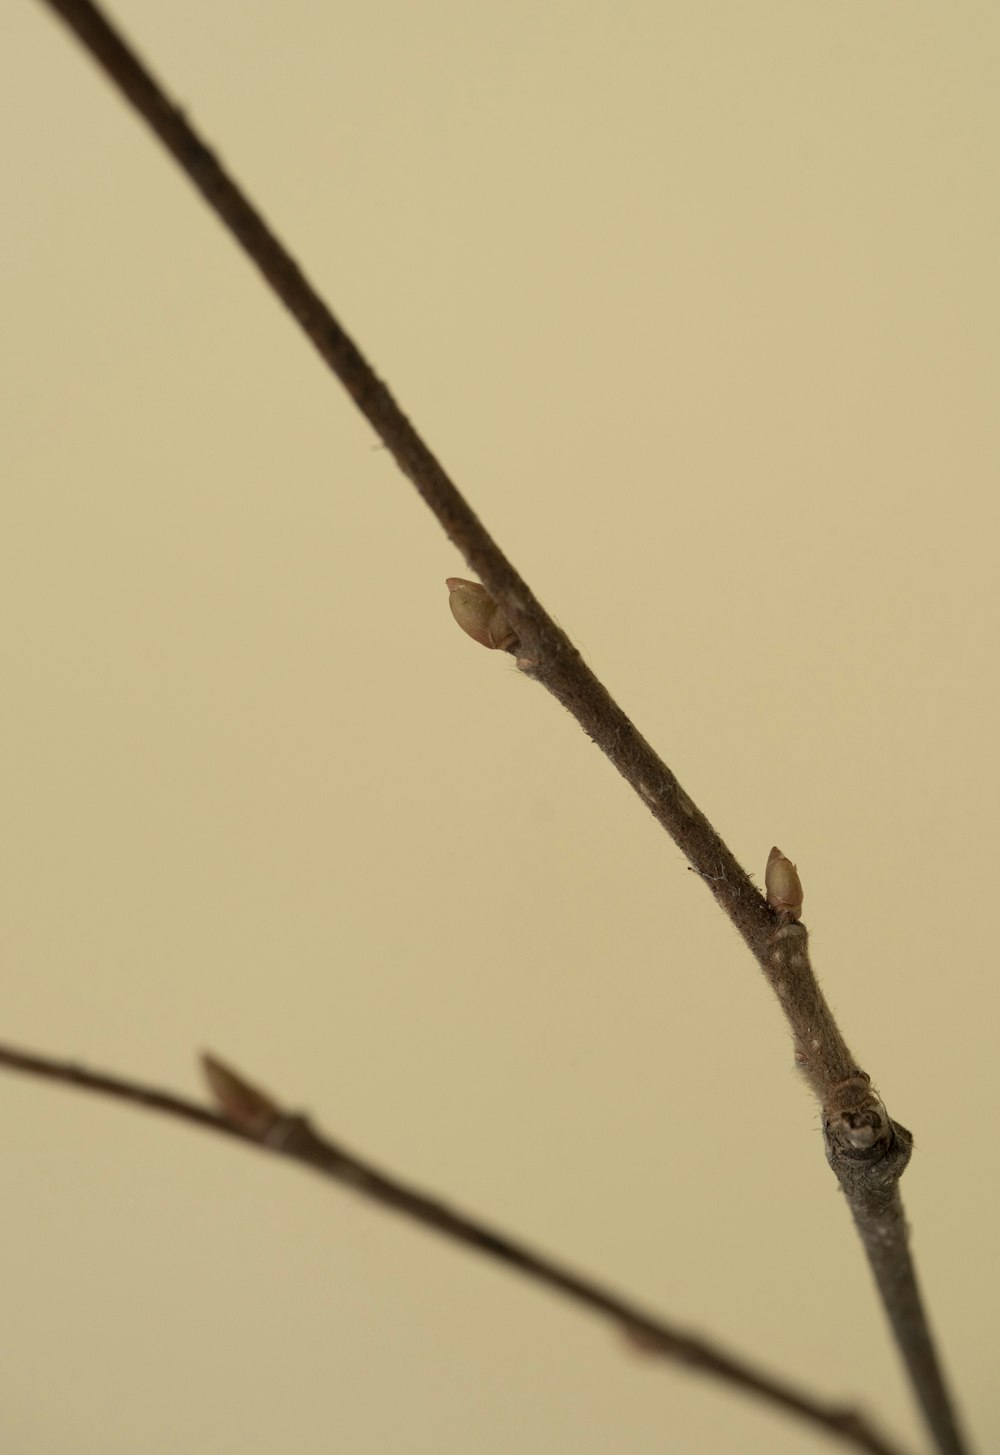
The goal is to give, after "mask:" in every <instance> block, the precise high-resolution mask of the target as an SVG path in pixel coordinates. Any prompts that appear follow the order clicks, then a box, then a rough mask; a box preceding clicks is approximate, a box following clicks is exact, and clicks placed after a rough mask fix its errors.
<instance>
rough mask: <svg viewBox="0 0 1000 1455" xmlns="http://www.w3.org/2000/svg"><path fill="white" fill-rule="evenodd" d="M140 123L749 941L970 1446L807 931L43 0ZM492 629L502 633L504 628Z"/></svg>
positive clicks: (897, 1133) (364, 384)
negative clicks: (774, 901)
mask: <svg viewBox="0 0 1000 1455" xmlns="http://www.w3.org/2000/svg"><path fill="white" fill-rule="evenodd" d="M45 3H46V4H48V6H49V8H50V9H52V10H53V11H55V12H56V13H57V14H58V15H60V16H61V17H62V19H63V20H64V21H65V22H66V23H67V25H68V26H69V27H70V28H71V29H72V30H73V31H74V32H75V33H76V35H77V36H78V37H79V39H80V40H81V41H82V42H83V44H84V45H85V46H86V48H87V49H88V50H89V51H90V53H91V54H92V55H93V57H94V58H95V59H96V60H97V61H98V63H99V64H100V66H101V67H102V68H103V69H104V71H105V73H106V74H107V76H108V77H109V78H110V79H111V81H112V82H113V83H114V85H115V86H116V87H117V88H118V89H119V91H120V92H121V93H122V94H123V95H124V96H125V97H127V99H128V100H129V101H130V102H131V103H132V105H133V106H134V107H135V109H136V110H137V111H138V112H139V114H140V115H141V116H142V117H143V118H144V119H145V120H146V121H147V123H148V124H149V125H150V127H151V128H152V129H153V131H154V132H155V133H156V135H157V136H158V137H159V138H160V140H161V141H162V142H163V144H164V146H165V147H166V148H167V150H168V151H169V152H170V153H171V154H172V155H173V156H174V158H175V159H176V161H177V162H178V163H179V165H180V166H181V168H182V169H183V170H184V172H185V173H186V174H187V176H188V177H189V178H190V179H191V181H192V182H193V183H194V185H195V186H196V187H197V188H198V190H199V191H200V192H201V194H202V196H203V197H204V198H205V200H206V202H207V203H208V204H209V206H210V207H211V208H212V209H213V211H214V212H215V213H216V215H217V216H218V217H219V218H220V219H221V221H222V222H223V223H224V224H225V226H226V227H227V228H228V229H229V231H230V232H231V233H232V235H233V237H234V238H235V239H236V241H237V242H238V243H239V244H240V246H241V247H242V248H243V250H244V252H246V254H247V255H248V256H249V257H250V258H251V260H252V261H253V262H254V264H255V265H256V267H257V268H258V269H259V270H260V272H261V273H262V274H263V276H264V278H265V279H266V281H267V282H268V284H269V285H270V287H271V289H272V290H273V292H274V293H275V294H276V295H277V297H278V298H279V299H280V300H281V301H282V303H284V305H285V307H286V308H287V309H288V310H289V311H290V312H291V314H292V315H293V316H294V318H295V319H296V321H297V322H298V324H299V325H300V327H301V328H302V329H303V331H304V332H305V333H306V335H307V336H308V337H309V339H310V340H311V341H312V343H313V344H314V346H315V347H316V349H317V350H318V352H319V353H320V355H321V356H322V357H323V359H324V360H325V361H326V362H327V364H328V365H329V366H330V368H331V369H332V370H333V372H334V374H335V375H336V376H337V378H338V379H339V380H340V382H341V383H342V384H343V386H344V388H345V389H346V390H347V392H348V394H349V395H350V396H351V398H352V399H353V400H354V403H355V404H356V405H357V407H358V409H359V410H360V411H361V413H362V414H363V415H364V416H365V418H366V419H367V420H368V421H369V423H370V424H371V425H372V427H373V428H374V429H375V431H376V433H377V434H378V435H379V438H380V439H381V440H382V441H383V442H384V444H385V445H386V446H387V448H388V449H389V450H390V451H391V453H392V454H393V455H394V457H395V459H396V461H397V463H398V465H399V467H400V469H401V470H402V471H403V473H404V474H405V475H407V476H408V478H409V479H410V480H411V481H412V482H413V484H414V485H415V486H416V489H417V490H418V492H419V493H420V495H421V496H422V498H423V499H424V500H425V502H426V503H427V505H428V506H429V508H430V509H431V510H432V511H433V513H434V515H435V516H436V517H437V519H438V521H439V522H440V524H441V525H442V527H443V528H444V530H445V531H446V533H447V535H448V536H449V538H450V539H451V540H452V541H453V542H454V544H455V545H456V546H457V547H458V549H459V550H460V551H461V552H462V554H463V556H464V557H465V560H466V561H467V563H468V565H469V566H470V567H471V569H472V570H473V571H475V572H476V574H477V575H478V576H479V577H480V578H481V580H482V582H483V583H484V585H485V588H486V590H487V592H488V594H489V596H490V597H491V598H492V601H493V604H494V606H495V607H496V608H498V609H499V611H500V612H501V614H502V617H503V618H504V619H505V621H506V626H507V638H506V639H505V640H504V642H503V643H502V644H505V645H506V641H507V640H508V639H509V644H510V650H512V651H513V652H514V653H515V654H516V656H517V660H518V665H519V666H520V667H521V668H522V670H524V671H525V672H527V673H528V674H529V675H531V676H532V677H534V678H536V679H537V680H538V681H540V682H541V683H542V684H543V685H544V686H545V687H547V688H548V690H549V691H550V692H551V693H552V694H553V696H554V697H556V698H557V699H558V701H559V702H561V703H562V704H563V706H564V707H566V708H567V710H568V711H569V712H571V713H572V714H573V716H574V717H575V718H576V719H577V721H578V722H579V723H580V725H581V727H582V728H583V729H584V731H585V732H586V733H587V734H588V736H589V737H591V738H592V739H593V741H594V742H595V743H596V744H597V745H598V747H599V748H600V749H601V750H602V752H604V753H605V754H606V756H607V757H608V758H609V759H610V760H611V762H612V763H613V764H614V766H615V767H616V768H617V769H618V771H619V772H620V773H621V774H622V776H623V777H624V778H625V779H626V780H627V781H628V782H629V783H630V784H631V786H632V787H633V788H634V789H635V791H636V792H637V793H638V794H639V796H640V797H641V798H642V800H643V802H644V803H645V804H646V805H647V807H648V808H649V810H650V811H651V812H652V814H653V816H654V817H655V818H656V819H657V820H658V821H659V822H660V823H661V824H662V825H663V827H664V828H665V829H666V830H667V832H668V833H669V834H670V836H671V838H672V839H673V840H674V842H675V843H676V844H677V845H678V847H679V848H680V849H681V850H682V852H683V853H684V854H685V855H686V856H687V858H688V861H689V863H690V864H691V866H692V868H693V869H694V870H695V871H696V872H697V873H698V874H699V876H700V877H701V878H702V880H703V881H704V882H705V884H707V886H708V887H709V889H710V890H711V892H712V894H713V895H714V897H715V899H716V900H717V902H718V903H719V905H720V906H721V907H722V909H723V910H724V911H725V913H726V914H727V915H728V916H729V918H730V920H731V921H732V923H733V924H734V926H735V927H736V929H737V930H738V931H739V933H740V934H741V935H742V936H743V938H744V940H745V941H746V943H747V944H748V946H749V947H750V949H751V951H752V952H753V954H754V956H755V957H756V959H757V961H758V963H759V964H760V966H761V968H762V970H763V971H764V974H765V976H766V977H767V980H768V982H769V984H770V985H771V987H772V989H773V990H774V991H775V994H776V995H777V997H778V1000H779V1004H780V1005H781V1007H782V1009H783V1010H784V1012H785V1015H786V1017H787V1018H788V1021H789V1024H790V1026H791V1029H792V1033H793V1036H794V1039H795V1058H796V1061H797V1062H798V1063H799V1065H800V1066H801V1067H802V1069H803V1071H804V1072H805V1074H806V1076H807V1078H808V1080H809V1082H810V1084H811V1085H812V1087H813V1090H814V1091H815V1092H816V1095H817V1097H818V1098H819V1101H820V1104H821V1107H822V1113H823V1127H824V1139H825V1142H826V1149H827V1157H828V1160H829V1162H830V1165H831V1167H832V1168H833V1170H834V1172H835V1173H836V1175H837V1177H838V1179H839V1181H840V1184H841V1187H842V1188H843V1190H844V1192H845V1194H846V1195H847V1198H848V1200H849V1202H850V1205H851V1211H852V1213H853V1215H854V1219H855V1222H856V1224H857V1226H858V1229H859V1231H860V1233H861V1236H862V1241H863V1243H864V1246H865V1249H866V1252H867V1253H868V1257H869V1261H870V1263H871V1266H872V1269H873V1272H874V1274H875V1277H876V1281H877V1283H878V1287H879V1291H880V1293H881V1295H882V1299H883V1301H884V1303H885V1306H886V1310H887V1313H888V1316H889V1320H890V1323H891V1325H892V1328H893V1331H894V1333H895V1335H896V1338H897V1341H898V1342H899V1345H900V1349H901V1352H902V1354H903V1358H904V1361H905V1363H906V1366H907V1369H908V1371H909V1374H910V1378H911V1382H912V1384H913V1387H914V1392H915V1394H916V1396H917V1399H918V1401H919V1403H920V1405H921V1408H922V1409H923V1411H924V1415H925V1417H926V1420H927V1423H928V1425H929V1427H930V1429H931V1431H932V1433H933V1435H934V1438H935V1441H936V1444H937V1447H938V1450H939V1451H940V1455H963V1452H964V1451H965V1449H966V1446H965V1443H964V1441H963V1439H962V1436H961V1435H960V1433H959V1429H958V1422H957V1417H956V1414H955V1412H954V1409H953V1407H952V1403H951V1399H950V1397H949V1394H948V1391H947V1389H946V1386H945V1382H944V1376H943V1373H942V1370H941V1366H940V1363H939V1360H938V1358H937V1356H936V1353H935V1349H934V1344H933V1340H932V1337H931V1333H930V1329H929V1326H928V1323H927V1319H926V1316H925V1314H924V1312H923V1309H922V1306H921V1302H920V1297H919V1293H918V1291H917V1286H916V1281H915V1276H914V1272H913V1267H912V1262H911V1259H910V1254H909V1250H908V1247H907V1243H906V1237H905V1228H904V1223H903V1218H902V1207H901V1203H900V1201H899V1194H898V1190H897V1187H896V1184H897V1183H898V1180H899V1177H900V1176H901V1174H902V1172H903V1170H904V1168H905V1166H906V1163H907V1161H908V1159H909V1154H910V1148H911V1145H912V1138H911V1137H910V1134H909V1133H908V1132H907V1131H906V1129H905V1128H903V1127H901V1126H899V1125H897V1124H896V1123H894V1122H893V1121H892V1120H891V1118H890V1117H889V1115H888V1113H887V1112H886V1109H885V1107H884V1106H883V1104H882V1102H881V1101H880V1099H879V1098H878V1096H877V1095H876V1094H875V1092H874V1091H873V1090H872V1088H871V1084H870V1079H869V1077H868V1076H867V1075H866V1073H865V1072H863V1071H862V1070H861V1069H860V1067H859V1066H858V1065H857V1063H856V1061H855V1059H854V1057H853V1056H852V1055H851V1053H850V1051H849V1050H848V1048H847V1045H846V1043H845V1041H844V1039H843V1037H842V1036H841V1034H840V1031H839V1029H838V1028H837V1025H836V1023H835V1021H834V1019H833V1016H832V1014H831V1012H830V1009H829V1007H828V1006H827V1004H826V1002H825V1000H824V998H823V995H822V992H821V991H820V988H819V985H818V984H817V982H816V978H815V976H814V974H813V971H812V967H811V965H810V962H809V954H808V942H807V935H806V930H805V927H804V926H803V925H801V924H800V923H798V922H797V916H796V915H795V914H793V913H791V912H790V911H789V910H788V909H785V908H781V907H772V906H771V905H769V904H768V903H767V902H766V901H765V899H764V898H763V896H762V895H761V894H760V892H759V890H758V889H757V887H756V886H755V885H754V883H753V882H752V880H751V879H750V877H749V875H748V874H747V873H746V871H745V870H744V869H743V868H742V866H741V865H740V864H739V863H738V861H737V860H736V858H735V856H734V855H733V854H732V852H731V851H730V849H729V848H728V847H727V845H726V844H725V843H724V842H723V840H722V839H721V838H720V837H719V835H718V834H717V833H716V831H715V829H714V828H713V827H712V825H711V824H710V823H709V821H708V819H707V818H706V817H705V815H704V814H703V813H702V812H701V811H700V809H698V808H697V806H696V805H695V804H694V802H693V801H692V800H691V798H690V797H689V796H688V795H687V793H685V792H684V790H683V789H682V788H681V786H680V784H679V783H678V781H677V779H676V778H675V777H674V775H673V773H672V772H671V771H670V769H669V768H668V767H667V766H666V764H665V763H663V762H662V761H661V759H660V758H659V757H658V756H657V754H656V753H655V752H654V751H653V749H652V748H651V747H650V745H649V744H648V743H647V742H646V740H645V739H644V738H643V737H642V735H641V734H640V733H639V732H638V730H637V729H636V728H635V726H634V725H633V724H632V723H631V722H630V721H629V719H628V718H627V717H626V715H625V713H624V712H623V711H622V709H621V708H620V707H619V706H618V704H617V703H616V702H615V701H614V700H613V699H612V697H611V696H610V694H609V693H608V692H607V690H606V689H605V687H604V686H603V685H602V683H600V682H599V681H598V679H597V678H596V677H595V676H594V674H593V673H592V672H591V671H590V669H589V668H588V667H587V665H586V664H585V663H584V661H583V659H582V658H581V656H580V654H579V652H578V651H577V650H576V648H575V647H574V646H573V645H572V643H571V642H570V641H569V639H568V637H567V636H566V635H565V633H564V632H563V631H561V630H560V628H559V627H557V626H556V624H555V622H554V621H553V620H552V618H551V617H550V616H549V615H548V614H547V612H545V611H544V609H543V608H542V606H541V604H540V603H539V602H538V600H537V599H536V597H535V596H534V594H533V593H532V592H531V591H530V590H529V588H528V586H527V584H526V583H525V582H524V581H523V580H522V579H521V577H520V575H519V574H518V573H517V572H516V571H515V569H514V567H513V566H512V565H511V564H510V562H509V561H508V560H507V558H506V557H505V556H504V554H503V553H502V552H501V551H500V549H499V548H498V547H497V546H496V544H495V543H494V542H493V540H492V539H491V537H490V536H489V534H488V532H487V531H486V529H485V528H484V526H483V525H482V524H481V522H480V521H479V520H478V518H477V517H476V515H475V514H474V513H473V511H472V510H471V509H470V508H469V506H468V505H467V504H466V502H465V500H464V499H463V498H462V496H461V494H460V493H459V491H458V489H457V488H456V486H455V484H454V483H453V481H452V480H451V479H450V477H449V476H448V475H447V473H446V472H445V470H444V469H443V467H442V466H441V464H440V463H439V461H438V460H437V458H436V457H435V456H434V454H433V453H432V452H431V450H430V449H429V448H428V447H427V445H426V444H425V443H424V441H423V440H422V439H421V437H420V435H419V434H418V433H417V431H416V430H415V429H414V427H413V426H412V425H411V424H410V422H409V420H408V419H407V418H406V416H405V415H404V414H403V412H402V410H401V409H400V408H399V406H398V405H397V403H396V401H395V400H394V399H393V397H392V395H391V394H390V392H389V390H388V389H387V388H386V386H385V385H384V384H383V383H382V381H381V380H380V379H379V378H378V377H377V375H376V374H375V372H374V370H373V369H372V367H371V365H370V364H369V363H368V362H367V360H366V359H365V358H364V356H363V355H362V353H361V351H360V349H359V348H358V347H357V345H356V344H355V343H354V341H353V340H352V339H351V338H350V337H349V335H348V334H347V333H346V332H345V330H344V329H343V328H342V327H341V325H340V324H339V323H338V322H337V320H336V318H335V317H334V316H333V314H332V313H331V311H330V309H329V308H328V307H327V305H326V304H325V303H324V301H323V300H322V299H321V298H320V296H319V295H318V293H316V291H315V289H314V288H313V287H312V286H311V284H310V283H309V282H308V281H307V279H306V278H305V276H304V274H303V273H302V271H301V269H300V268H299V266H298V264H297V263H296V262H295V260H294V259H293V258H292V256H291V254H290V253H289V252H288V251H287V250H286V249H285V248H284V246H283V245H282V244H281V242H279V240H278V238H277V237H276V236H275V234H274V233H273V232H272V231H271V229H270V228H269V227H268V225H267V223H266V222H265V221H264V219H263V217H262V216H261V214H260V213H259V212H258V211H257V210H256V208H255V207H254V206H253V205H252V204H251V203H250V201H249V200H248V198H247V197H246V196H245V195H244V194H243V192H242V191H241V190H240V188H239V187H238V186H237V185H236V183H235V182H234V181H233V179H232V178H231V177H230V176H229V174H228V173H227V172H226V171H225V170H224V168H223V167H222V165H221V164H220V163H219V161H218V160H217V158H216V157H215V156H214V155H213V153H212V152H211V151H210V150H209V148H208V147H207V146H206V145H205V143H204V142H203V141H202V140H201V138H200V137H199V136H198V135H197V134H196V132H195V131H194V129H193V128H192V127H191V126H190V124H189V123H188V121H187V119H186V118H185V116H184V114H183V113H182V112H181V111H180V110H179V109H178V108H177V107H176V106H175V105H174V104H173V103H172V102H171V101H170V100H169V99H168V97H167V96H166V94H165V93H164V91H163V90H162V89H161V87H160V86H159V85H158V83H157V82H156V80H155V79H154V78H153V76H152V75H151V73H150V72H149V71H148V70H147V69H146V68H145V67H144V66H143V64H142V62H141V61H140V60H139V58H138V57H137V55H136V54H135V53H134V52H133V51H132V50H130V49H129V47H128V46H127V45H126V44H125V42H124V40H123V39H122V38H121V37H120V36H119V35H118V34H117V33H116V31H115V30H114V29H113V28H112V26H111V25H110V23H109V22H108V21H107V19H106V18H105V17H104V16H103V14H102V13H101V12H100V10H99V9H98V8H97V7H96V6H95V5H94V4H92V3H91V0H45ZM498 640H499V639H498Z"/></svg>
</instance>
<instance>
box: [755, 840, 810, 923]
mask: <svg viewBox="0 0 1000 1455" xmlns="http://www.w3.org/2000/svg"><path fill="white" fill-rule="evenodd" d="M764 887H765V888H766V890H767V902H768V904H769V905H770V906H771V908H772V909H776V910H777V911H778V913H779V914H783V915H785V916H786V917H787V918H788V919H799V918H800V917H801V915H802V881H801V880H800V879H799V876H798V874H797V872H796V869H795V865H794V864H793V863H792V861H791V859H786V858H785V856H784V854H783V853H782V852H781V850H780V849H772V850H771V852H770V854H768V856H767V869H766V870H765V873H764Z"/></svg>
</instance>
